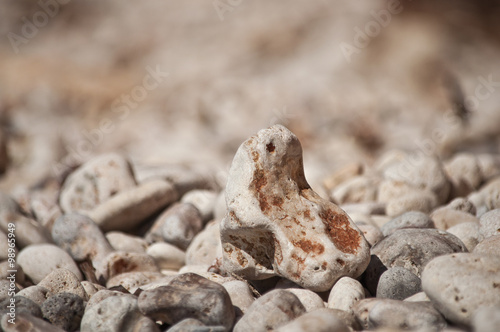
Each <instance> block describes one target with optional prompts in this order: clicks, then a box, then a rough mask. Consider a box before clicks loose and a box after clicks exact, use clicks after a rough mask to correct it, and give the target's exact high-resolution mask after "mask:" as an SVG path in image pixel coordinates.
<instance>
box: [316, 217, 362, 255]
mask: <svg viewBox="0 0 500 332" xmlns="http://www.w3.org/2000/svg"><path fill="white" fill-rule="evenodd" d="M319 217H320V218H321V220H322V221H323V224H324V225H325V229H326V232H327V234H328V235H329V236H330V239H331V240H332V242H333V244H334V245H335V247H337V249H339V250H340V251H342V252H344V253H347V254H355V253H356V252H357V250H358V248H359V245H360V242H361V238H360V235H359V233H358V232H357V231H356V230H355V229H353V228H352V227H351V225H350V224H349V220H348V219H347V217H346V216H345V215H344V214H341V213H336V212H334V211H332V210H330V209H326V210H323V211H322V212H321V213H320V214H319Z"/></svg>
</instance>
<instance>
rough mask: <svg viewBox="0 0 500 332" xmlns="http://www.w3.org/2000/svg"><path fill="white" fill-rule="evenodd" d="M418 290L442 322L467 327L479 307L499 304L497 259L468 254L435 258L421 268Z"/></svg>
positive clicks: (499, 281)
mask: <svg viewBox="0 0 500 332" xmlns="http://www.w3.org/2000/svg"><path fill="white" fill-rule="evenodd" d="M422 287H423V289H424V291H425V293H426V294H427V296H428V297H429V298H430V299H431V301H432V303H433V304H434V306H435V307H436V308H437V309H438V310H439V311H440V312H441V313H442V314H443V315H444V316H445V317H446V319H448V320H450V321H452V322H454V323H456V324H461V325H464V326H470V325H471V319H472V315H473V314H474V312H475V311H476V310H477V309H478V308H479V307H481V306H491V305H499V304H500V257H496V256H480V255H477V254H471V253H459V254H451V255H445V256H441V257H437V258H435V259H433V260H432V261H430V262H429V263H428V264H427V266H426V267H425V270H424V272H423V274H422Z"/></svg>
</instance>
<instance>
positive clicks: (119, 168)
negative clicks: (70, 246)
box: [59, 153, 136, 213]
mask: <svg viewBox="0 0 500 332" xmlns="http://www.w3.org/2000/svg"><path fill="white" fill-rule="evenodd" d="M135 185H136V184H135V179H134V175H133V173H132V169H131V167H130V164H129V162H128V161H127V160H126V159H125V158H123V157H122V156H120V155H118V154H115V153H111V154H105V155H101V156H99V157H97V158H94V159H92V160H90V161H88V162H86V163H85V164H83V165H82V166H80V167H79V168H78V169H76V170H75V171H74V172H72V173H71V174H70V175H69V176H68V177H67V179H66V180H65V181H64V184H63V186H62V188H61V195H60V197H59V204H60V206H61V208H62V210H63V212H65V213H69V212H89V211H91V210H93V209H94V208H96V207H97V206H99V205H101V204H102V203H104V202H106V201H108V200H109V199H110V198H111V197H113V196H114V195H116V194H117V193H120V192H122V191H124V190H128V189H131V188H134V187H135Z"/></svg>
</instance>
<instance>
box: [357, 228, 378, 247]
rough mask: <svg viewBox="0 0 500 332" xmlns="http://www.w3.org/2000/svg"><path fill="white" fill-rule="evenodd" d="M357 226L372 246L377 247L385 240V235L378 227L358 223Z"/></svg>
mask: <svg viewBox="0 0 500 332" xmlns="http://www.w3.org/2000/svg"><path fill="white" fill-rule="evenodd" d="M356 225H357V226H358V228H359V230H360V231H361V233H363V236H364V237H365V239H366V241H368V243H369V244H370V246H374V245H376V244H377V243H379V242H380V241H382V239H383V238H384V234H382V231H381V230H380V229H379V228H378V227H377V226H374V225H370V224H365V223H356Z"/></svg>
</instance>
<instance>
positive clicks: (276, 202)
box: [271, 195, 284, 208]
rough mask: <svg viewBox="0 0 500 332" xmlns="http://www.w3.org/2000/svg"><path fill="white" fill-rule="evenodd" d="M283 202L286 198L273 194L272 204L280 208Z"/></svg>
mask: <svg viewBox="0 0 500 332" xmlns="http://www.w3.org/2000/svg"><path fill="white" fill-rule="evenodd" d="M283 203H284V200H283V198H281V197H279V196H276V195H273V196H272V198H271V204H272V205H274V206H276V207H278V208H281V207H282V206H283Z"/></svg>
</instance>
